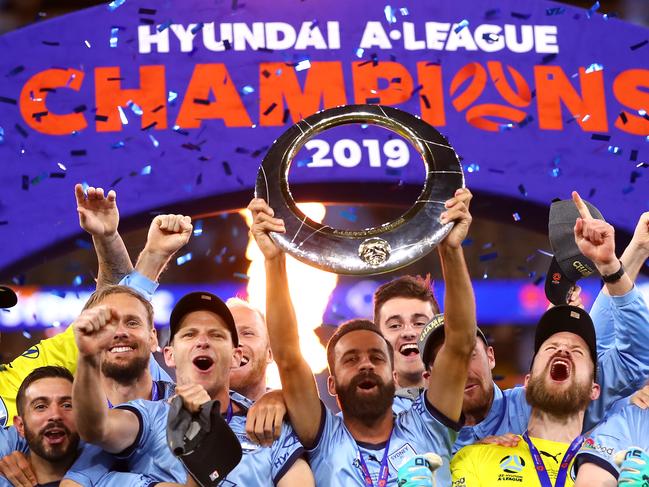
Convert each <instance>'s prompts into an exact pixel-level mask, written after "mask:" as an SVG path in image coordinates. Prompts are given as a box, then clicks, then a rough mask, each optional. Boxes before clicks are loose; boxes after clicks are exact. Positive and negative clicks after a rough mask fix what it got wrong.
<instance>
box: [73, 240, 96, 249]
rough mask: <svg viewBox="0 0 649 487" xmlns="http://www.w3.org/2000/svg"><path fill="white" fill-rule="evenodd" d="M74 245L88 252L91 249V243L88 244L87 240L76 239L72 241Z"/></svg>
mask: <svg viewBox="0 0 649 487" xmlns="http://www.w3.org/2000/svg"><path fill="white" fill-rule="evenodd" d="M74 245H76V246H77V247H79V248H80V249H86V250H89V249H91V248H92V243H90V242H88V241H87V240H84V239H82V238H78V239H76V240H75V241H74Z"/></svg>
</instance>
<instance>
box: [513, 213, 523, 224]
mask: <svg viewBox="0 0 649 487" xmlns="http://www.w3.org/2000/svg"><path fill="white" fill-rule="evenodd" d="M512 218H513V219H514V221H515V222H519V221H521V216H520V215H519V214H518V213H513V214H512Z"/></svg>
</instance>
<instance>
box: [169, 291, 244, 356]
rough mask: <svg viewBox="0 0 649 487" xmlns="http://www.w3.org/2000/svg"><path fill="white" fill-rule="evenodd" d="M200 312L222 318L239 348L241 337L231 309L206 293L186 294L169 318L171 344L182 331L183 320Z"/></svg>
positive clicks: (233, 341) (220, 300) (219, 299)
mask: <svg viewBox="0 0 649 487" xmlns="http://www.w3.org/2000/svg"><path fill="white" fill-rule="evenodd" d="M200 310H205V311H211V312H212V313H214V314H216V315H217V316H219V317H221V318H222V319H223V321H225V324H226V325H227V327H228V330H230V335H231V336H232V343H233V344H234V346H235V347H238V346H239V335H238V334H237V327H236V326H235V324H234V317H233V316H232V313H231V312H230V309H229V308H228V307H227V306H226V304H225V303H224V302H223V300H222V299H221V298H219V297H218V296H216V295H214V294H212V293H208V292H204V291H198V292H194V293H189V294H185V295H184V296H183V297H182V298H180V300H178V302H177V303H176V305H175V306H174V309H173V310H172V311H171V316H170V317H169V343H171V341H172V340H173V338H174V335H175V334H176V333H177V332H178V330H179V329H180V322H181V321H182V319H183V318H184V317H185V316H186V315H188V314H189V313H191V312H192V311H200Z"/></svg>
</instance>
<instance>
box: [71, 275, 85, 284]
mask: <svg viewBox="0 0 649 487" xmlns="http://www.w3.org/2000/svg"><path fill="white" fill-rule="evenodd" d="M82 282H83V278H82V277H81V276H74V279H73V280H72V285H73V286H81V283H82Z"/></svg>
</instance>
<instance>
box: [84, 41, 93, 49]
mask: <svg viewBox="0 0 649 487" xmlns="http://www.w3.org/2000/svg"><path fill="white" fill-rule="evenodd" d="M83 43H84V44H85V45H86V47H87V48H88V49H90V48H91V47H92V46H91V45H90V42H88V41H87V40H85V41H83Z"/></svg>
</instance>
